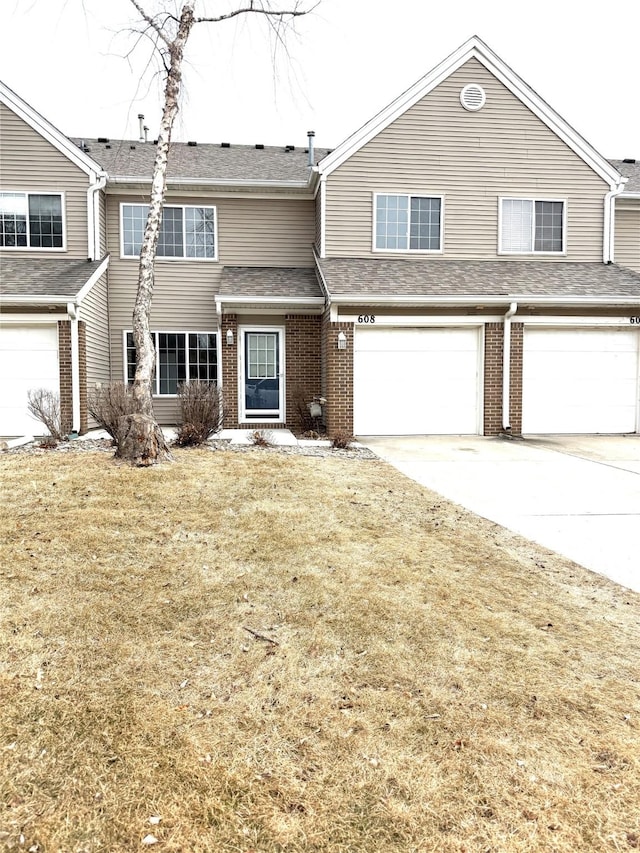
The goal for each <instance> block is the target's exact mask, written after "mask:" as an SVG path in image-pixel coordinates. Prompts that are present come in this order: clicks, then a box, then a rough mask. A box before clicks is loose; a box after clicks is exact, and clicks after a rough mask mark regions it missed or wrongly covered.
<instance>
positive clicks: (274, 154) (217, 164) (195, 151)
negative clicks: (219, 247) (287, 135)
mask: <svg viewBox="0 0 640 853" xmlns="http://www.w3.org/2000/svg"><path fill="white" fill-rule="evenodd" d="M73 141H74V142H75V143H76V144H77V145H79V144H80V142H81V140H79V139H74V140H73ZM83 141H84V143H85V145H86V147H85V149H84V150H85V151H86V150H87V149H88V153H90V155H91V157H93V159H94V160H96V161H97V162H98V163H100V165H101V166H102V168H103V169H104V170H105V171H106V172H108V174H109V177H110V178H118V177H120V178H122V177H128V178H139V179H142V180H151V174H152V171H153V162H154V159H155V156H156V146H155V145H154V143H153V142H136V141H132V140H122V139H112V140H110V141H109V142H98V141H97V140H95V139H85V140H83ZM325 154H326V151H325V150H324V149H316V151H315V155H316V156H315V160H316V162H318V160H319V159H321V158H322V157H324V155H325ZM308 156H309V155H308V154H307V152H306V149H305V148H304V147H303V148H298V147H296V148H295V149H294V150H288V146H282V147H276V146H265V147H264V148H256V147H255V145H230V146H229V147H228V148H227V147H225V148H223V147H222V146H221V145H220V144H218V145H213V144H208V143H206V144H201V143H198V144H197V145H189V144H188V143H186V142H174V143H172V144H171V148H170V151H169V165H168V169H167V177H168V179H169V180H174V181H178V180H179V179H180V178H183V179H185V180H190V181H193V180H201V181H206V182H210V183H213V182H215V181H243V182H244V181H248V182H253V181H269V182H273V183H289V182H291V181H295V182H298V183H300V184H303V185H304V184H306V183H307V181H308V179H309V166H308Z"/></svg>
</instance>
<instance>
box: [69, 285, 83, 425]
mask: <svg viewBox="0 0 640 853" xmlns="http://www.w3.org/2000/svg"><path fill="white" fill-rule="evenodd" d="M67 315H68V317H69V320H70V324H71V430H72V432H75V433H79V432H80V339H79V335H78V323H79V321H80V306H79V305H78V304H77V303H76V302H67Z"/></svg>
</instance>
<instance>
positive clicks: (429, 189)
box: [0, 37, 640, 435]
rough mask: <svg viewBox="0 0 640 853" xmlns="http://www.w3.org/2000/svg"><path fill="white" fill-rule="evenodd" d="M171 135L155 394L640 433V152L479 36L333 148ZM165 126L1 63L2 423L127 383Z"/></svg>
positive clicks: (259, 408) (378, 426)
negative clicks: (84, 135)
mask: <svg viewBox="0 0 640 853" xmlns="http://www.w3.org/2000/svg"><path fill="white" fill-rule="evenodd" d="M305 141H306V144H304V145H302V146H298V145H296V146H293V145H286V146H283V147H281V148H276V147H270V146H263V145H260V144H254V145H235V144H230V143H226V142H223V143H217V144H205V143H202V142H201V141H199V140H198V141H193V142H188V143H174V144H172V146H171V153H170V159H169V170H168V183H167V186H168V191H167V197H166V202H165V207H164V213H163V222H162V231H161V235H160V241H159V245H158V257H157V261H156V266H155V290H154V297H153V303H152V309H151V328H152V332H153V336H154V343H155V348H156V373H155V379H154V409H155V413H156V417H157V418H158V420H159V422H160V423H162V424H165V425H172V424H175V423H176V420H177V418H178V401H177V390H178V386H179V384H180V383H182V382H190V381H194V380H207V381H212V382H216V383H217V384H218V385H219V387H220V388H221V391H222V396H223V399H224V408H225V425H226V426H228V427H244V428H258V427H269V428H277V427H285V426H286V427H290V428H293V429H296V428H298V427H299V409H300V406H304V405H306V403H307V402H310V401H312V400H313V399H314V398H323V399H324V400H325V402H324V404H323V420H324V422H325V425H326V428H327V430H328V432H329V433H330V434H334V433H336V432H344V433H349V434H356V435H403V434H484V435H497V434H500V433H511V434H525V435H528V434H539V433H637V432H639V431H640V420H639V419H640V412H639V410H640V398H639V387H640V379H639V363H640V165H639V164H638V163H636V162H635V160H633V159H632V158H628V159H626V160H607V159H605V158H604V157H603V156H602V155H601V154H600V153H599V152H597V151H596V150H595V149H594V148H593V147H592V146H591V145H590V144H589V143H588V142H587V141H586V140H585V139H584V138H583V137H581V136H580V134H579V133H577V132H576V131H575V130H574V129H573V128H572V127H571V126H570V125H569V124H568V123H567V122H566V121H564V120H563V119H562V118H561V117H560V116H559V115H558V114H557V113H556V112H555V111H554V110H553V108H552V107H551V106H549V105H548V104H547V103H546V102H545V101H543V100H542V99H541V98H540V97H539V96H538V95H537V94H536V92H535V91H534V90H533V89H531V88H530V87H529V86H528V85H527V84H526V83H525V82H524V81H523V80H522V79H521V78H520V77H518V75H517V74H516V73H515V72H514V71H513V70H512V69H511V68H509V67H508V66H507V65H506V64H505V63H504V62H503V61H502V60H501V59H500V58H499V57H498V56H496V55H495V54H494V53H493V51H492V50H491V49H490V48H489V47H488V46H487V45H486V44H485V43H484V42H483V41H482V40H481V39H479V38H477V37H474V38H471V39H470V40H469V41H467V42H466V43H465V44H463V45H462V46H461V47H460V48H459V49H458V50H457V51H455V52H454V53H453V54H452V55H451V56H449V57H447V58H446V59H445V60H444V61H443V62H441V63H440V64H439V65H438V66H436V67H435V68H434V69H433V70H432V71H430V72H429V73H428V74H427V75H426V76H425V77H424V78H422V79H421V80H419V81H418V82H417V83H415V84H414V85H413V86H411V87H410V88H409V89H407V90H406V91H405V92H403V93H402V94H401V95H400V96H399V97H398V98H397V99H396V100H395V101H393V103H391V104H389V105H388V106H387V107H385V108H384V109H382V110H381V112H379V113H378V114H377V115H376V116H374V117H373V118H372V119H371V120H370V121H369V122H368V123H367V124H365V125H364V126H363V127H362V128H360V129H359V130H357V131H356V132H355V133H353V134H352V135H351V136H350V137H349V138H347V139H346V140H345V141H344V142H343V143H341V144H340V145H339V146H338V147H337V148H335V149H334V150H331V151H328V150H326V149H321V148H316V147H315V146H314V142H315V139H314V137H313V135H311V134H310V135H309V136H308V138H307V139H306V140H305ZM154 155H155V145H154V141H153V140H148V141H143V140H134V141H123V140H112V139H108V138H106V137H102V138H99V139H70V138H68V137H66V136H64V135H63V134H62V133H60V131H58V130H57V129H56V128H55V127H54V126H53V125H52V124H51V123H50V122H48V121H47V120H46V119H44V118H43V117H42V116H41V115H40V114H39V113H38V112H36V111H35V110H34V109H33V108H32V107H31V106H30V105H28V104H26V103H25V102H24V101H23V100H22V99H21V98H20V97H19V95H17V94H15V93H14V92H12V91H11V90H9V89H8V88H7V87H5V86H2V85H0V285H1V289H0V309H1V311H2V315H1V330H0V376H1V382H2V390H3V393H2V395H1V396H0V434H3V435H16V434H22V433H25V432H27V433H29V432H30V433H32V432H34V431H37V425H36V424H35V423H34V422H33V420H32V419H31V418H30V416H29V415H28V413H27V408H26V401H27V393H28V390H29V389H30V388H35V387H48V388H51V389H52V390H56V391H59V393H60V398H61V405H62V410H63V414H64V417H65V419H66V420H67V421H68V423H69V424H70V425H72V428H73V429H75V430H77V431H79V432H83V431H85V430H86V429H87V428H88V427H90V426H91V421H90V418H89V416H88V413H87V397H88V395H89V394H90V393H92V391H93V390H94V389H96V388H99V387H100V386H103V385H105V384H106V383H109V382H114V381H124V382H127V381H130V380H131V379H132V377H133V374H134V371H135V347H134V346H133V339H132V334H131V315H132V310H133V304H134V299H135V293H136V287H137V259H138V254H139V250H140V243H141V239H142V232H143V229H144V223H145V219H146V212H147V207H146V205H147V199H148V195H149V189H150V184H151V172H152V167H153V160H154Z"/></svg>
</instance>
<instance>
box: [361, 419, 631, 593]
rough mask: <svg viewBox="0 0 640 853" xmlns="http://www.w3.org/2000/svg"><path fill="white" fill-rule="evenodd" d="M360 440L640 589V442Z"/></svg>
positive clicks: (458, 498)
mask: <svg viewBox="0 0 640 853" xmlns="http://www.w3.org/2000/svg"><path fill="white" fill-rule="evenodd" d="M359 441H361V442H362V443H363V444H364V445H366V446H367V447H369V448H371V450H373V451H374V453H376V454H377V455H378V456H380V457H381V458H382V459H385V460H386V461H387V462H390V463H391V464H392V465H393V466H394V467H396V468H397V469H398V470H399V471H402V473H403V474H406V475H407V476H408V477H411V478H412V479H413V480H416V481H417V482H418V483H421V484H422V485H424V486H426V487H427V488H429V489H432V490H433V491H435V492H439V493H440V494H441V495H444V496H445V497H446V498H448V499H449V500H452V501H454V502H455V503H458V504H461V505H462V506H464V507H466V508H467V509H470V510H472V511H473V512H475V513H476V514H478V515H481V516H484V517H485V518H488V519H490V520H491V521H495V522H497V523H498V524H500V525H502V526H503V527H506V528H508V529H509V530H513V531H515V532H517V533H520V534H522V535H523V536H526V537H527V538H528V539H532V540H533V541H535V542H537V543H539V544H540V545H544V546H545V547H547V548H549V549H551V550H552V551H556V552H557V553H559V554H563V555H564V556H566V557H569V558H570V559H572V560H574V561H575V562H576V563H579V564H580V565H582V566H586V567H587V568H588V569H592V570H593V571H595V572H598V573H600V574H602V575H605V576H606V577H608V578H611V580H614V581H616V582H617V583H620V584H622V585H624V586H627V587H630V588H631V589H635V590H637V591H640V436H589V437H587V436H545V437H536V438H528V439H526V440H524V441H517V440H514V441H509V440H505V439H500V438H483V437H479V436H409V437H401V438H397V437H394V438H386V437H385V438H381V437H375V438H367V437H364V438H362V437H359Z"/></svg>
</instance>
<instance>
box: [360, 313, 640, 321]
mask: <svg viewBox="0 0 640 853" xmlns="http://www.w3.org/2000/svg"><path fill="white" fill-rule="evenodd" d="M636 320H637V321H638V322H639V323H640V317H636ZM375 321H376V315H375V314H358V323H375ZM631 322H633V320H632V321H631Z"/></svg>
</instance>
